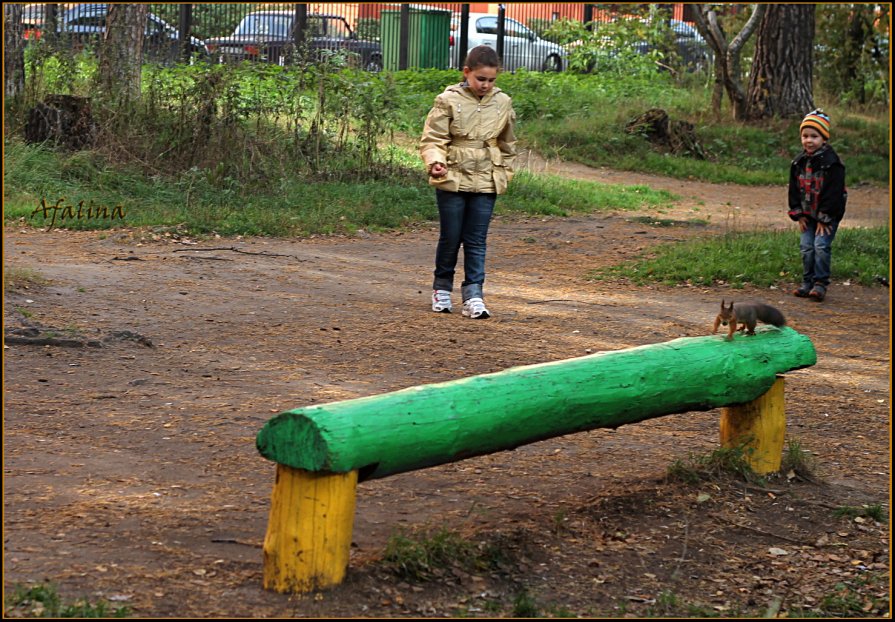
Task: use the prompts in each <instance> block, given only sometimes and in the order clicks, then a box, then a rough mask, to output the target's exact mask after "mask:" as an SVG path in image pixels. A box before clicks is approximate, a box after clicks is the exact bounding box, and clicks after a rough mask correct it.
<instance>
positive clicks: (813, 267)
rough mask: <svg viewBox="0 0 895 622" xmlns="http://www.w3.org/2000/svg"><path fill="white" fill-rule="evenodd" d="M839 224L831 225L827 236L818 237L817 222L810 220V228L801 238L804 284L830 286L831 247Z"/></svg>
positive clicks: (800, 247) (800, 248)
mask: <svg viewBox="0 0 895 622" xmlns="http://www.w3.org/2000/svg"><path fill="white" fill-rule="evenodd" d="M838 228H839V223H838V222H836V223H833V224H832V225H830V232H829V233H828V234H826V235H823V234H822V235H817V234H816V233H815V232H816V231H817V221H816V220H813V219H810V218H809V219H808V228H807V229H806V230H805V231H804V232H803V233H802V236H801V238H799V250H800V251H801V253H802V283H804V284H805V285H808V286H811V285H814V284H815V283H819V284H820V285H823V286H824V288H826V287H828V286H829V285H830V262H831V260H832V254H831V250H830V247H831V246H832V245H833V238H835V237H836V230H837V229H838Z"/></svg>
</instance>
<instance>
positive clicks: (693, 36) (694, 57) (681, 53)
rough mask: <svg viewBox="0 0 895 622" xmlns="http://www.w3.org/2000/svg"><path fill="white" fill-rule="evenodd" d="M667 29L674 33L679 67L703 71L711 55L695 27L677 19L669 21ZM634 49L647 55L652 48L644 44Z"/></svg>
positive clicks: (637, 45) (636, 45)
mask: <svg viewBox="0 0 895 622" xmlns="http://www.w3.org/2000/svg"><path fill="white" fill-rule="evenodd" d="M669 27H670V28H671V30H672V32H673V33H674V46H675V51H676V53H677V55H678V61H679V62H680V63H681V65H682V66H683V67H686V68H687V69H690V70H701V69H704V68H705V67H706V65H708V64H709V63H710V62H711V58H712V53H711V49H710V48H709V46H708V43H706V40H705V39H704V38H703V37H702V35H701V34H699V31H698V30H697V29H696V27H695V26H693V25H692V24H688V23H687V22H684V21H681V20H679V19H673V20H671V22H670V24H669ZM634 47H635V49H636V50H637V51H638V52H640V53H641V54H647V53H649V51H650V50H652V49H653V46H651V45H650V44H648V43H645V42H640V43H637V44H635V45H634Z"/></svg>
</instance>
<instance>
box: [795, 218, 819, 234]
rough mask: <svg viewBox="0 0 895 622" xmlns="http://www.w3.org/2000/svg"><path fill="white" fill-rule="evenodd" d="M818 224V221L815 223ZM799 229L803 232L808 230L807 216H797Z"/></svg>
mask: <svg viewBox="0 0 895 622" xmlns="http://www.w3.org/2000/svg"><path fill="white" fill-rule="evenodd" d="M817 224H818V225H820V223H817ZM799 231H801V232H802V233H805V232H806V231H808V219H807V218H799Z"/></svg>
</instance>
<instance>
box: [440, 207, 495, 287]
mask: <svg viewBox="0 0 895 622" xmlns="http://www.w3.org/2000/svg"><path fill="white" fill-rule="evenodd" d="M496 200H497V195H496V194H494V193H478V192H448V191H446V190H438V189H436V190H435V201H436V202H437V203H438V218H439V220H440V222H441V234H440V235H439V237H438V247H437V248H436V249H435V280H434V282H433V285H432V288H433V289H443V290H445V291H449V292H450V291H453V289H454V271H455V269H456V267H457V256H458V255H459V253H460V245H461V244H462V245H463V268H464V271H465V276H466V278H465V279H464V280H463V284H462V288H463V289H462V292H463V301H464V302H465V301H467V300H469V299H470V298H481V297H482V285H483V284H484V283H485V241H486V239H487V237H488V225H489V224H490V223H491V213H492V212H493V211H494V202H495V201H496Z"/></svg>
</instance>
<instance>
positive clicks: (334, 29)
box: [328, 19, 350, 39]
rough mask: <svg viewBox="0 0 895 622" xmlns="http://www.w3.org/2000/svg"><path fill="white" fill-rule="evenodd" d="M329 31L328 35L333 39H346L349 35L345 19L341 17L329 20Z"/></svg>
mask: <svg viewBox="0 0 895 622" xmlns="http://www.w3.org/2000/svg"><path fill="white" fill-rule="evenodd" d="M328 25H329V32H328V35H329V36H330V37H332V38H333V39H347V38H348V36H349V34H350V33H349V30H348V24H346V23H345V20H342V19H330V20H329V24H328Z"/></svg>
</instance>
